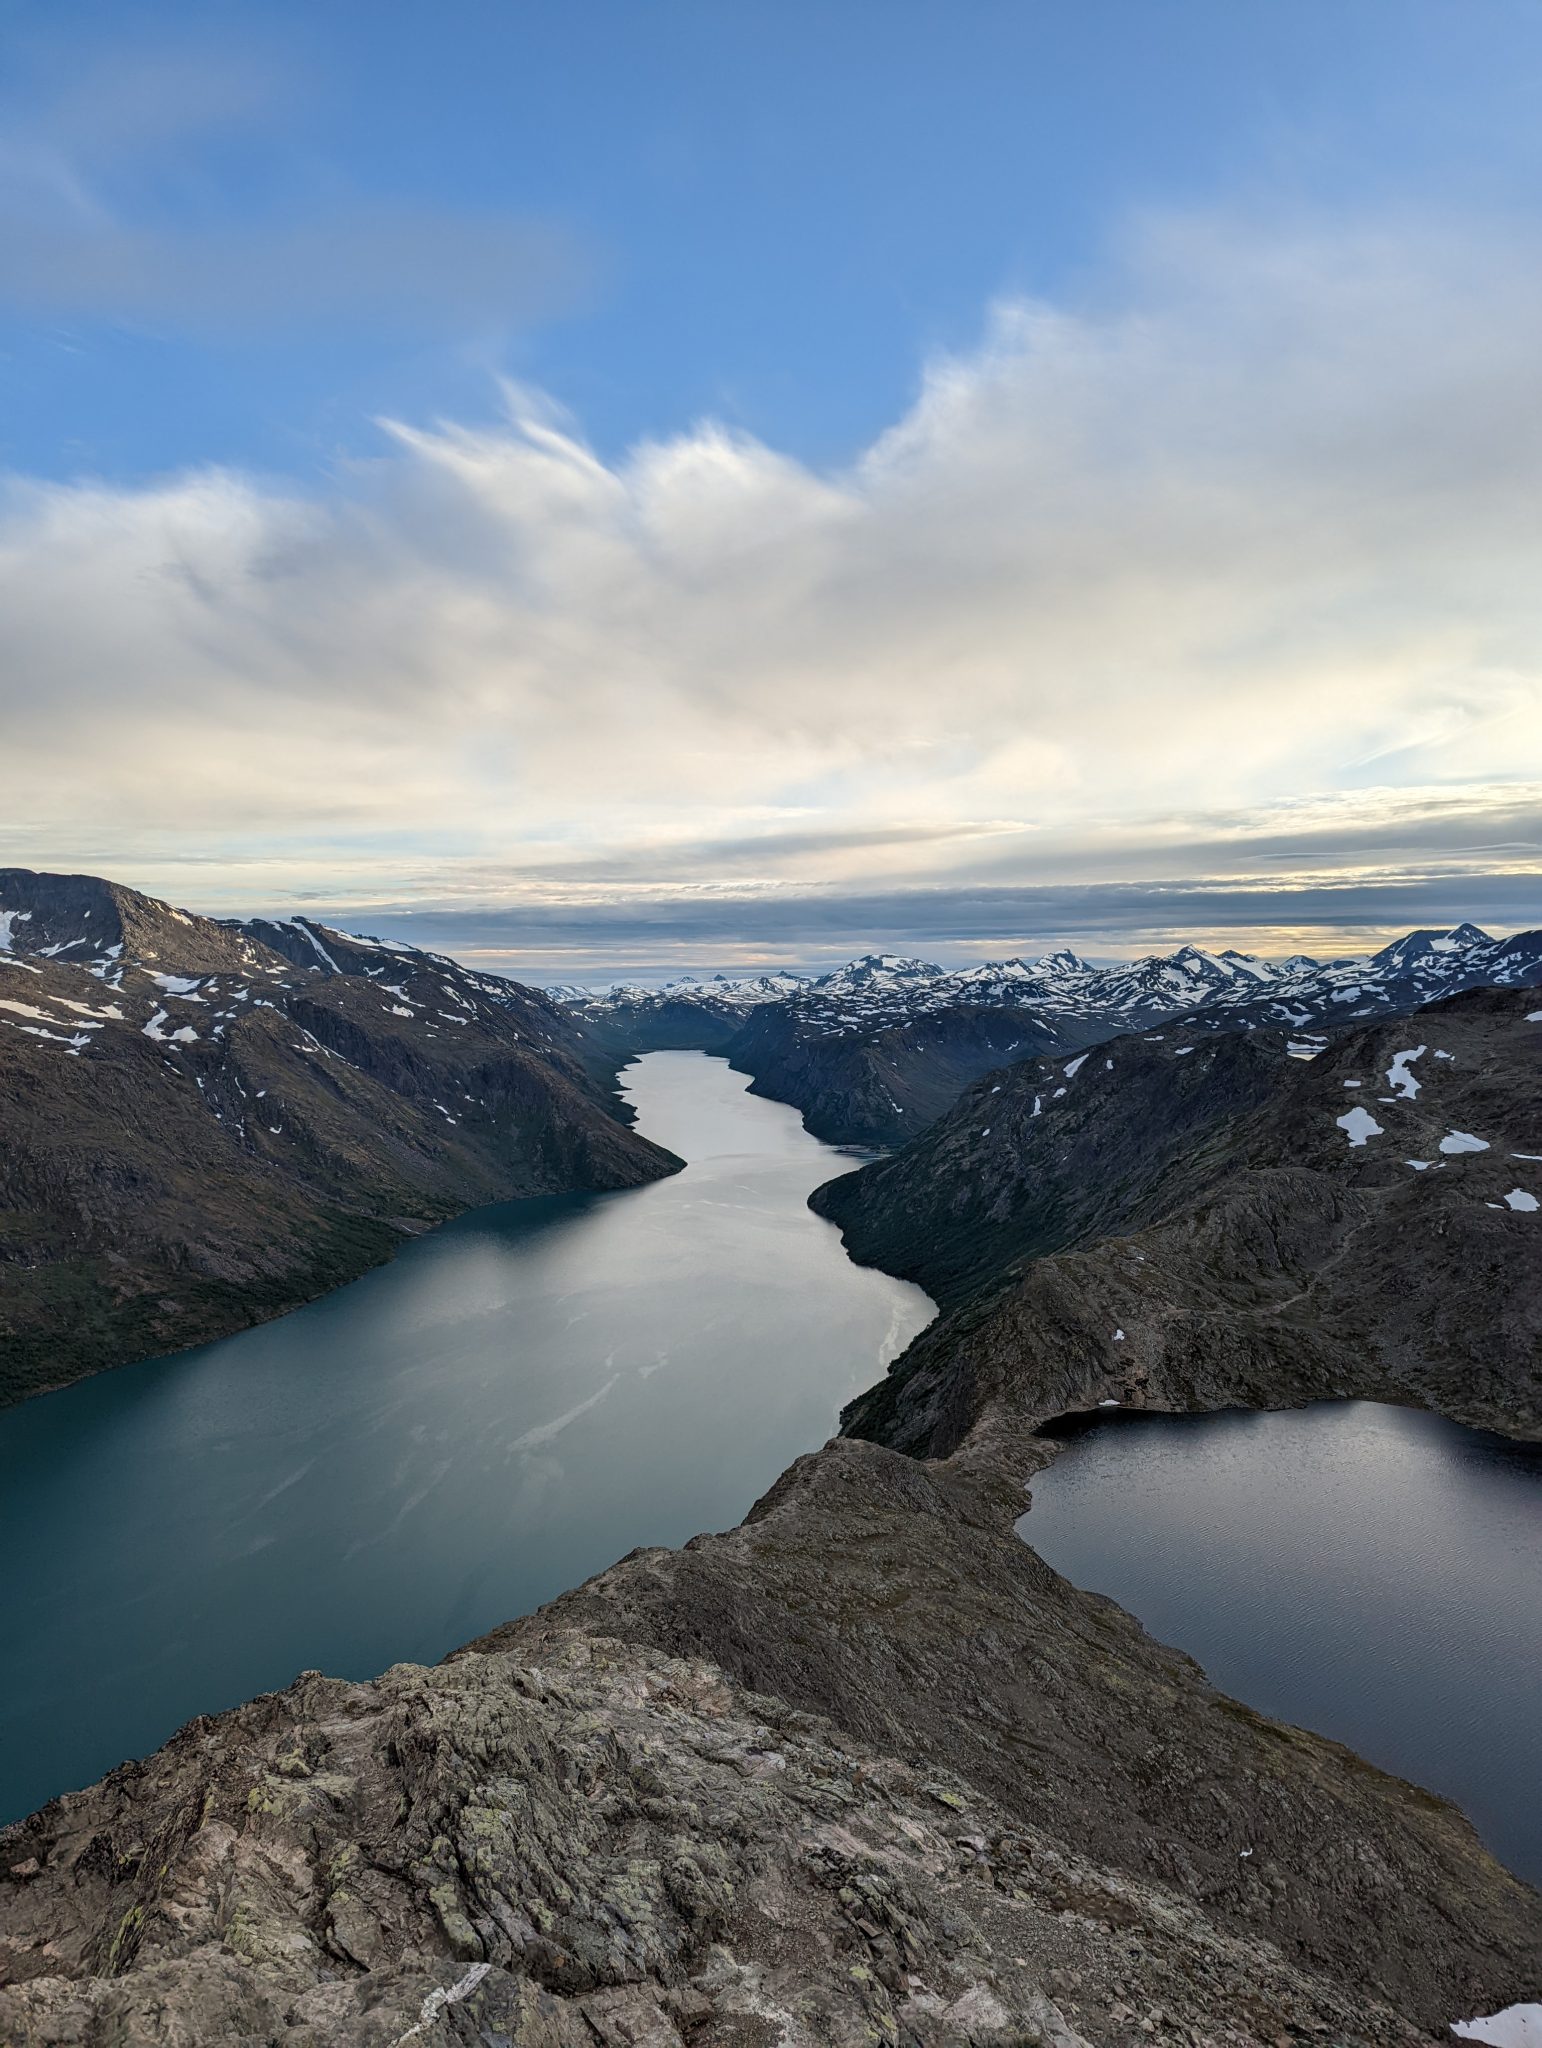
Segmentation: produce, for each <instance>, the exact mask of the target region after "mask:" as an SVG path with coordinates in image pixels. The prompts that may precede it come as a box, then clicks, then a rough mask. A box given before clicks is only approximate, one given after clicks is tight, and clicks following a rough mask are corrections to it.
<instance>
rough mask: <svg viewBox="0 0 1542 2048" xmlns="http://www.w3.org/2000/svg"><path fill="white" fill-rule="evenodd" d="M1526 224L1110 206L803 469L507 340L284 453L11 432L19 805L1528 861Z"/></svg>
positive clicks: (47, 852)
mask: <svg viewBox="0 0 1542 2048" xmlns="http://www.w3.org/2000/svg"><path fill="white" fill-rule="evenodd" d="M1538 254H1539V251H1538V250H1537V248H1536V247H1535V245H1534V243H1533V242H1532V241H1531V240H1529V239H1527V238H1526V237H1525V236H1524V235H1522V234H1521V232H1520V231H1519V230H1517V231H1516V233H1515V234H1514V235H1513V236H1510V237H1508V238H1507V237H1506V236H1505V235H1502V234H1500V233H1499V232H1498V231H1497V230H1485V231H1478V230H1475V229H1474V228H1472V226H1471V225H1470V224H1463V223H1451V224H1449V225H1448V226H1446V227H1441V226H1440V225H1438V224H1433V223H1430V222H1423V223H1417V224H1413V223H1407V222H1395V221H1392V222H1389V221H1379V222H1370V223H1361V224H1359V225H1357V226H1355V225H1351V226H1345V225H1342V224H1338V225H1333V224H1322V223H1316V224H1312V223H1308V224H1305V225H1302V224H1300V223H1297V224H1295V225H1282V224H1279V223H1269V222H1260V221H1258V220H1237V219H1233V220H1230V221H1226V220H1215V219H1207V220H1186V221H1185V220H1174V219H1160V220H1149V221H1147V222H1144V223H1141V224H1138V225H1137V227H1136V228H1134V229H1132V231H1131V233H1130V235H1129V236H1128V238H1127V240H1126V242H1125V244H1124V246H1123V248H1122V249H1121V251H1120V252H1119V255H1118V258H1117V260H1116V261H1115V262H1113V263H1111V265H1110V266H1109V269H1108V271H1107V272H1106V274H1105V275H1103V276H1102V277H1100V278H1099V279H1097V280H1095V281H1094V282H1093V283H1092V284H1091V285H1089V287H1088V288H1087V290H1086V292H1085V293H1084V295H1083V296H1082V298H1081V299H1080V300H1078V301H1077V302H1075V303H1070V302H1068V303H1064V304H1057V305H1050V304H1044V303H1029V302H1014V303H1010V304H1006V305H1003V306H1001V307H999V308H998V309H996V311H995V313H994V314H993V316H992V318H991V321H990V323H989V326H988V329H987V332H986V334H985V336H984V338H983V340H982V342H981V343H980V345H979V347H978V348H977V349H976V350H974V351H973V352H972V353H970V354H968V355H965V356H959V357H953V358H949V359H946V360H941V361H938V362H936V363H934V364H932V365H931V366H930V368H929V369H928V371H927V373H926V375H925V377H924V380H923V382H922V385H921V388H920V391H919V393H918V395H917V398H916V401H915V403H914V405H913V406H912V408H911V409H910V411H909V412H908V414H907V415H906V416H905V417H904V418H903V419H902V420H900V421H898V422H897V423H896V424H895V426H894V427H893V429H892V430H891V431H890V432H889V433H887V434H886V435H884V436H883V437H882V438H881V439H880V440H879V441H878V442H877V443H876V444H875V445H873V446H872V447H871V448H869V449H867V450H865V451H863V452H862V453H861V454H860V455H859V456H858V458H857V459H856V460H854V461H853V462H851V463H850V464H849V465H847V466H845V467H843V468H840V469H835V470H830V471H824V472H821V471H816V470H813V469H811V468H809V467H807V466H806V465H803V464H801V463H799V462H796V461H793V460H791V459H790V458H788V457H786V456H784V455H782V454H780V453H778V452H777V451H776V450H774V449H772V448H769V447H767V446H765V445H764V444H762V443H761V442H759V441H756V440H754V439H753V438H750V437H748V436H746V435H744V434H742V433H735V432H731V431H730V430H728V429H726V428H724V427H721V426H719V425H716V424H714V423H711V422H706V423H703V424H701V425H700V426H699V427H697V428H695V429H694V430H693V431H691V432H690V433H687V434H684V435H681V436H679V437H677V438H675V439H672V440H669V441H664V442H651V443H645V444H642V445H640V446H638V447H636V448H634V449H633V450H631V451H630V452H629V453H628V454H627V455H626V456H625V457H624V458H623V459H621V460H619V461H617V462H614V463H606V462H603V461H601V460H600V459H599V458H598V457H597V455H596V454H595V453H594V452H593V451H592V450H591V449H590V448H589V447H588V446H587V445H586V444H585V443H584V440H583V438H582V435H581V432H580V431H579V429H578V428H577V426H576V425H575V424H574V423H573V422H572V421H570V420H567V419H565V418H564V417H563V416H562V415H561V414H560V413H558V412H556V411H555V410H554V409H553V408H552V407H551V406H550V405H549V404H547V403H546V402H545V401H543V400H541V399H540V398H539V397H538V396H533V395H531V394H529V393H525V392H522V391H520V390H518V389H515V388H512V387H511V388H510V389H508V390H507V391H506V393H505V394H504V396H505V409H504V413H503V416H502V417H500V418H499V419H497V420H495V421H493V422H491V423H484V424H467V423H449V422H441V423H438V424H435V425H432V426H426V427H425V426H415V425H409V424H404V423H400V422H394V423H387V424H386V427H385V441H384V444H383V452H382V454H381V455H380V457H379V458H378V459H377V460H375V461H373V462H370V463H366V464H361V465H359V466H357V467H354V468H352V469H350V470H348V471H346V472H344V473H342V474H340V475H339V476H338V477H337V478H336V479H335V482H334V483H333V484H332V485H331V486H329V487H328V488H327V489H326V490H325V491H323V492H321V493H319V494H309V495H307V494H303V493H300V492H298V491H293V490H286V489H285V488H283V487H282V486H280V485H277V484H274V483H270V482H263V481H259V480H257V479H253V478H250V477H244V476H240V475H234V474H230V473H226V472H208V473H203V474H193V475H182V476H175V477H171V478H167V479H164V480H161V481H157V482H152V483H148V484H146V485H145V486H143V487H142V488H139V489H117V488H108V487H106V486H103V485H98V484H92V483H89V482H86V483H81V484H77V485H74V486H58V485H45V484H39V483H36V482H28V481H26V480H13V481H12V483H11V484H10V486H9V488H8V490H7V492H6V494H5V498H4V502H3V506H0V716H3V720H4V730H5V732H6V736H7V762H6V779H7V809H8V814H9V829H8V831H7V833H6V835H5V843H6V847H7V852H8V856H9V857H11V858H23V859H26V858H35V859H36V860H38V861H40V862H43V863H45V864H53V865H58V864H60V863H61V862H63V861H66V860H69V859H73V858H78V857H79V856H78V854H76V853H74V852H72V849H76V848H79V847H81V846H84V845H87V844H89V845H91V846H94V847H101V846H103V845H104V844H108V843H110V845H111V847H112V848H113V849H114V850H115V851H116V854H117V858H116V861H115V865H116V866H118V867H119V868H120V869H121V870H125V871H128V872H129V873H130V874H131V875H133V874H139V875H141V876H143V877H144V878H145V879H150V873H149V872H148V871H153V873H154V876H155V877H156V886H169V883H168V881H167V869H168V866H173V867H174V865H175V862H176V860H177V859H178V858H179V857H180V853H181V852H182V851H183V850H185V851H186V852H187V853H189V854H196V856H197V859H198V862H199V870H198V871H199V874H200V876H201V877H202V883H201V889H200V898H201V900H205V901H209V900H213V899H215V898H220V899H222V900H226V901H236V900H242V899H243V898H244V900H251V898H252V897H253V896H254V895H257V894H261V895H262V896H263V898H264V899H265V900H271V899H272V898H273V897H274V895H276V894H277V893H279V892H298V891H304V892H306V893H307V894H308V895H309V896H311V897H315V896H316V895H317V894H318V892H319V893H320V894H322V895H325V896H326V897H327V898H328V899H329V900H331V901H342V900H345V899H346V900H349V901H352V902H358V903H367V902H370V901H373V902H376V903H385V902H390V903H394V904H397V905H401V904H404V903H405V904H410V903H417V904H421V905H425V906H426V905H430V904H433V903H438V904H441V905H444V906H452V907H454V908H455V909H456V911H457V914H459V913H460V912H461V911H464V910H466V909H468V908H471V907H492V908H496V907H497V906H498V905H499V904H506V905H509V904H517V905H519V906H520V907H521V909H522V910H524V909H525V908H527V907H529V906H532V905H538V904H540V903H542V902H544V903H546V904H548V905H552V906H558V907H560V906H568V905H571V904H573V903H575V902H586V903H590V904H597V905H603V904H604V903H606V902H613V903H618V904H619V903H623V902H625V901H628V900H631V899H633V898H637V897H646V896H647V895H648V894H649V893H650V892H651V893H652V894H653V895H655V896H678V895H680V893H681V891H682V888H687V890H688V892H689V893H701V894H706V895H710V896H712V897H713V898H714V899H723V898H731V899H734V900H740V899H742V900H744V901H746V902H749V901H751V900H758V899H761V898H766V897H768V896H777V897H783V898H800V899H803V900H806V901H807V902H808V903H810V904H814V903H815V902H817V901H818V900H822V899H828V900H831V901H834V900H837V899H839V900H844V901H856V900H869V899H871V898H872V897H873V895H874V894H875V892H877V893H882V892H885V891H888V892H892V891H896V890H900V891H903V890H907V889H919V888H941V889H945V890H947V889H951V890H955V891H956V890H959V889H963V890H965V891H967V890H968V889H970V888H974V887H979V888H986V889H1003V888H1007V889H1017V890H1019V891H1022V890H1027V891H1029V892H1030V894H1031V891H1032V890H1033V888H1035V887H1037V886H1039V885H1044V884H1050V883H1053V884H1055V885H1057V886H1058V885H1065V886H1070V885H1073V884H1078V883H1083V882H1086V883H1090V882H1092V881H1097V882H1098V883H1099V884H1100V885H1101V886H1105V887H1108V886H1112V885H1115V884H1120V883H1131V884H1135V883H1140V884H1142V885H1145V884H1148V883H1151V882H1154V881H1156V880H1159V879H1161V878H1163V877H1168V878H1171V877H1172V876H1175V875H1176V876H1178V877H1179V878H1180V880H1181V879H1183V878H1184V877H1187V878H1189V879H1190V880H1193V879H1197V878H1208V879H1209V880H1211V881H1213V882H1218V883H1220V882H1225V881H1226V880H1227V878H1230V879H1231V881H1233V882H1237V881H1239V880H1247V881H1248V886H1250V887H1251V886H1252V881H1251V879H1250V878H1259V877H1261V878H1264V879H1266V880H1267V881H1268V883H1269V885H1270V886H1271V887H1272V888H1275V889H1278V890H1288V889H1290V888H1291V887H1292V886H1298V887H1301V888H1303V889H1305V888H1307V887H1308V886H1311V887H1316V886H1317V884H1316V883H1315V882H1314V881H1313V880H1312V876H1313V873H1314V869H1315V868H1316V867H1318V866H1321V867H1323V868H1325V869H1326V870H1331V880H1332V885H1333V887H1334V888H1335V889H1337V890H1342V889H1343V888H1345V887H1347V886H1348V884H1349V883H1350V882H1352V881H1353V880H1354V878H1355V876H1356V875H1359V876H1361V877H1362V879H1363V880H1364V881H1365V883H1366V885H1367V886H1371V885H1372V884H1374V885H1375V886H1378V887H1392V886H1396V884H1397V878H1398V875H1399V874H1400V873H1406V874H1408V875H1410V876H1415V875H1421V874H1429V873H1430V872H1431V869H1430V861H1431V859H1432V858H1433V857H1434V856H1435V855H1436V854H1437V853H1438V854H1439V857H1440V860H1441V861H1442V862H1443V863H1444V864H1445V870H1446V871H1447V872H1450V873H1456V874H1458V875H1461V874H1466V875H1471V876H1479V875H1482V874H1484V873H1485V872H1487V871H1489V870H1490V869H1494V868H1496V867H1497V868H1502V869H1503V870H1504V871H1505V872H1507V873H1512V872H1513V873H1514V874H1517V875H1520V876H1523V877H1524V876H1526V875H1528V874H1532V873H1535V872H1537V871H1538V870H1539V868H1542V857H1539V856H1538V855H1537V854H1536V852H1535V847H1536V843H1537V841H1538V839H1539V838H1542V833H1539V831H1538V829H1537V816H1538V805H1537V785H1539V784H1542V656H1539V653H1538V649H1539V648H1542V630H1539V629H1542V583H1539V581H1538V578H1537V576H1536V573H1535V564H1536V561H1537V559H1538V555H1539V545H1542V499H1539V496H1538V493H1537V491H1536V487H1535V485H1536V477H1537V475H1538V473H1539V467H1542V464H1539V458H1542V347H1539V342H1542V265H1539V263H1538V262H1537V256H1538ZM1500 843H1503V844H1505V845H1512V844H1513V845H1518V846H1519V848H1520V850H1519V851H1518V852H1517V851H1512V852H1507V853H1505V854H1504V855H1503V856H1502V858H1501V857H1496V856H1494V855H1493V854H1492V853H1491V852H1489V851H1486V850H1485V849H1488V848H1492V847H1493V846H1494V845H1496V844H1500ZM1463 847H1467V848H1469V849H1476V851H1475V852H1468V853H1463V852H1462V851H1461V848H1463ZM1528 847H1529V848H1530V849H1531V851H1527V848H1528ZM221 856H223V865H222V862H221ZM211 857H212V864H211ZM1022 900H1023V901H1024V902H1026V901H1027V900H1029V898H1028V897H1024V898H1023V899H1022ZM1340 900H1341V902H1342V901H1343V900H1344V899H1343V898H1342V897H1341V899H1340ZM808 914H809V915H811V916H814V915H817V913H816V912H814V911H812V910H811V911H810V912H809V913H808Z"/></svg>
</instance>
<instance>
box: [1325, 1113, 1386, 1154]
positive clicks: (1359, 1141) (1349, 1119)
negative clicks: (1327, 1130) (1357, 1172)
mask: <svg viewBox="0 0 1542 2048" xmlns="http://www.w3.org/2000/svg"><path fill="white" fill-rule="evenodd" d="M1333 1121H1334V1122H1335V1123H1336V1124H1337V1125H1338V1127H1339V1129H1340V1130H1341V1131H1342V1132H1343V1133H1344V1134H1345V1136H1346V1137H1347V1138H1348V1139H1349V1142H1350V1144H1351V1145H1366V1144H1369V1143H1370V1141H1371V1139H1372V1138H1379V1137H1380V1136H1381V1125H1380V1124H1379V1123H1377V1121H1376V1119H1375V1117H1373V1116H1372V1115H1371V1112H1370V1111H1369V1110H1368V1109H1362V1108H1361V1107H1360V1105H1359V1104H1358V1103H1357V1104H1356V1105H1355V1107H1354V1108H1353V1109H1351V1110H1348V1111H1346V1112H1345V1114H1344V1115H1343V1116H1336V1117H1335V1118H1334V1119H1333Z"/></svg>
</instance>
